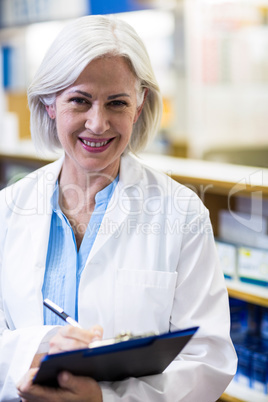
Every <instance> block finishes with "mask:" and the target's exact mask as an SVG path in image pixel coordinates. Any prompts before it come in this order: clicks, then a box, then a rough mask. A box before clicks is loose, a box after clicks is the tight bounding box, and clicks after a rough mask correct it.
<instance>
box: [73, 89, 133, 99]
mask: <svg viewBox="0 0 268 402" xmlns="http://www.w3.org/2000/svg"><path fill="white" fill-rule="evenodd" d="M72 92H73V93H79V94H81V95H83V96H86V97H87V98H90V99H92V95H91V94H89V93H88V92H85V91H80V90H79V89H78V90H74V91H72ZM122 96H127V97H128V98H130V95H128V94H127V93H125V92H122V93H120V94H115V95H110V96H108V98H107V99H108V100H112V99H116V98H120V97H122Z"/></svg>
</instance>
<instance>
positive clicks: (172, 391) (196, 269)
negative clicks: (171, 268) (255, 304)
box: [101, 210, 237, 402]
mask: <svg viewBox="0 0 268 402" xmlns="http://www.w3.org/2000/svg"><path fill="white" fill-rule="evenodd" d="M184 229H185V233H184V235H183V240H182V244H181V250H180V256H179V262H178V267H177V272H178V279H177V286H176V292H175V297H174V302H173V309H172V313H171V318H170V330H176V329H183V328H187V327H191V326H199V327H200V328H199V330H198V332H197V333H196V335H195V336H194V338H192V340H191V341H190V342H189V344H188V345H187V346H186V347H185V348H184V349H183V351H182V352H181V354H180V355H179V356H178V357H177V359H175V360H174V361H173V362H172V363H171V364H170V365H169V367H168V368H167V369H166V370H165V371H164V373H162V374H160V375H155V376H148V377H143V378H140V379H135V378H130V379H126V380H124V381H121V382H114V383H101V388H102V393H103V401H104V402H119V401H121V402H141V401H154V402H170V401H172V402H181V401H185V402H196V401H198V402H215V401H216V400H217V399H218V398H219V397H220V396H221V394H222V393H223V392H224V390H225V389H226V387H227V385H228V384H229V382H230V381H231V379H232V377H233V376H234V374H235V371H236V364H237V359H236V354H235V351H234V348H233V345H232V342H231V340H230V336H229V329H230V323H229V320H230V314H229V307H228V295H227V291H226V287H225V284H224V278H223V275H222V272H221V269H220V266H219V262H218V257H217V252H216V248H215V242H214V237H213V234H212V228H211V224H210V220H209V215H208V212H207V210H205V213H204V214H202V216H201V215H200V216H198V217H197V218H195V219H194V220H192V222H190V223H189V224H188V225H187V226H185V227H184ZM129 364H131V362H129Z"/></svg>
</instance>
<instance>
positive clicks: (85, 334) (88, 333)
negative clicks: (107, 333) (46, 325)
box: [59, 325, 103, 344]
mask: <svg viewBox="0 0 268 402" xmlns="http://www.w3.org/2000/svg"><path fill="white" fill-rule="evenodd" d="M59 333H60V335H62V336H63V337H66V338H72V339H75V340H77V341H78V342H84V343H85V344H88V343H89V342H92V341H93V340H100V339H102V336H103V329H102V327H101V326H100V325H94V326H93V327H91V328H89V329H82V328H77V327H73V326H71V325H66V326H65V327H62V328H61V329H60V330H59Z"/></svg>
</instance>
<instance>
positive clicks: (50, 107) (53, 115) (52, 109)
mask: <svg viewBox="0 0 268 402" xmlns="http://www.w3.org/2000/svg"><path fill="white" fill-rule="evenodd" d="M46 111H47V113H48V115H49V117H50V118H51V119H52V120H54V119H56V107H55V104H54V103H53V104H52V105H46Z"/></svg>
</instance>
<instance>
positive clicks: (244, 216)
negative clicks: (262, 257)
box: [219, 210, 268, 249]
mask: <svg viewBox="0 0 268 402" xmlns="http://www.w3.org/2000/svg"><path fill="white" fill-rule="evenodd" d="M219 238H220V239H222V240H224V241H227V242H231V243H235V244H243V245H245V246H249V247H261V248H266V249H268V219H267V217H265V216H261V215H257V214H250V213H245V212H237V211H228V210H221V211H220V212H219Z"/></svg>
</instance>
